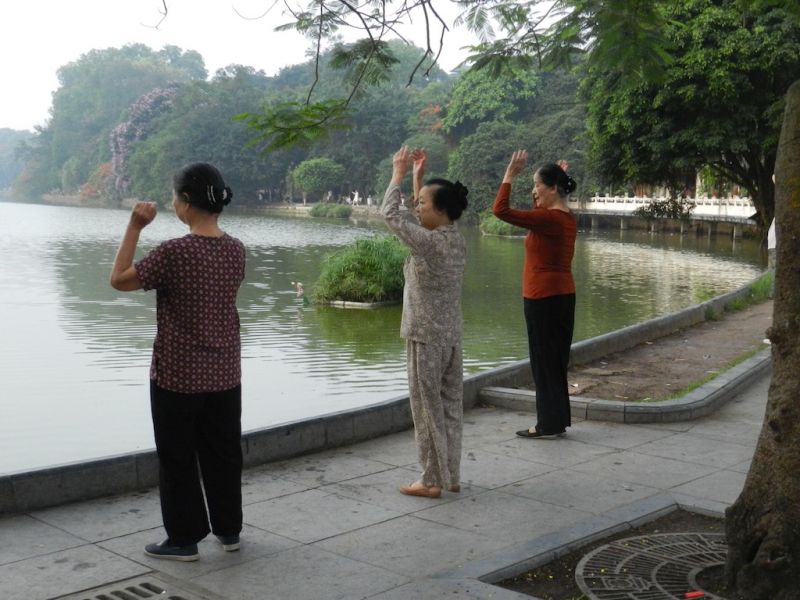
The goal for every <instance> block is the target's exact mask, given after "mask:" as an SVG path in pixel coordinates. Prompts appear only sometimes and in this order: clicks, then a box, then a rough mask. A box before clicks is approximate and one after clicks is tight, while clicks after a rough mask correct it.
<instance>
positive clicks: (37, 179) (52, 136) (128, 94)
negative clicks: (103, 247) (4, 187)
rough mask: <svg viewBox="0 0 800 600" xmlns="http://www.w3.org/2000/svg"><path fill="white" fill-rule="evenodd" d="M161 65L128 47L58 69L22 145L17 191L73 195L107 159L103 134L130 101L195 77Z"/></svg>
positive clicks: (160, 59)
mask: <svg viewBox="0 0 800 600" xmlns="http://www.w3.org/2000/svg"><path fill="white" fill-rule="evenodd" d="M173 55H174V53H173ZM165 61H167V56H166V55H160V54H159V53H156V52H154V51H153V50H151V49H150V48H148V47H147V46H144V45H142V44H132V45H129V46H125V47H123V48H109V49H105V50H92V51H90V52H88V53H87V54H84V55H83V56H81V57H80V58H79V59H78V60H76V61H74V62H72V63H69V64H67V65H65V66H63V67H61V68H60V69H59V70H58V79H59V82H60V87H59V89H58V90H56V92H55V93H54V94H53V106H52V110H51V112H52V117H51V119H50V121H49V122H48V124H47V125H46V126H45V127H43V128H41V129H39V130H38V131H37V135H36V136H35V138H34V139H33V140H31V142H30V143H29V145H28V149H27V151H26V155H25V158H26V160H27V173H26V177H25V178H24V181H23V182H21V184H20V191H22V192H25V193H29V194H32V195H33V194H40V193H43V192H47V191H50V190H53V189H60V190H61V191H63V192H74V191H76V189H77V188H78V187H79V186H80V185H81V184H82V183H83V182H85V181H87V179H88V178H89V176H90V175H91V173H92V172H94V170H95V169H96V168H97V167H98V166H99V165H100V164H102V163H105V162H107V161H108V160H109V159H110V147H109V143H108V136H109V133H110V132H111V130H112V129H113V127H114V126H115V125H116V124H117V122H118V120H119V119H120V116H121V115H122V114H123V113H124V112H125V110H126V109H127V108H128V107H129V106H130V105H131V103H132V102H134V101H135V100H136V99H137V98H139V97H140V96H142V95H143V94H144V93H146V92H148V91H150V90H151V89H153V88H156V87H163V86H165V85H166V84H168V83H170V82H173V81H178V82H188V81H189V80H190V79H191V77H192V76H193V75H194V74H195V73H196V72H197V70H196V68H194V67H193V69H192V70H191V71H186V70H185V66H186V65H185V63H182V62H181V61H177V63H175V62H173V63H172V64H170V63H169V62H165ZM193 64H194V63H193ZM195 67H196V65H195Z"/></svg>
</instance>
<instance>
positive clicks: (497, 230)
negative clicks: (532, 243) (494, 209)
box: [481, 211, 528, 235]
mask: <svg viewBox="0 0 800 600" xmlns="http://www.w3.org/2000/svg"><path fill="white" fill-rule="evenodd" d="M527 232H528V231H527V229H525V228H524V227H517V226H516V225H511V224H510V223H506V222H505V221H501V220H500V219H498V218H497V217H495V216H494V215H493V214H492V213H491V211H487V212H483V213H481V233H485V234H487V235H525V234H526V233H527Z"/></svg>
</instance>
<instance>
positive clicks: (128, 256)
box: [111, 202, 156, 292]
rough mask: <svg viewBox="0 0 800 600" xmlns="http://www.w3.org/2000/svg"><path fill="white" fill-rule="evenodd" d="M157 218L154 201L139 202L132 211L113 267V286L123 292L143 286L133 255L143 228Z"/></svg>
mask: <svg viewBox="0 0 800 600" xmlns="http://www.w3.org/2000/svg"><path fill="white" fill-rule="evenodd" d="M155 218H156V205H155V203H154V202H137V203H136V204H135V205H134V207H133V210H132V211H131V218H130V221H128V227H127V228H126V229H125V234H124V235H123V236H122V241H121V242H120V245H119V249H118V250H117V256H116V257H115V258H114V266H113V267H111V287H113V288H114V289H115V290H120V291H121V292H132V291H133V290H138V289H141V288H142V284H141V282H140V281H139V276H138V275H137V274H136V267H134V266H133V257H134V255H135V254H136V245H137V244H138V243H139V235H140V234H141V233H142V229H144V228H145V227H147V226H148V225H149V224H150V223H152V222H153V219H155Z"/></svg>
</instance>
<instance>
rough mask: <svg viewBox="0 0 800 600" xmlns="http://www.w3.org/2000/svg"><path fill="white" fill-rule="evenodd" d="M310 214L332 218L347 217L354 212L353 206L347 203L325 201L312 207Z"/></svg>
mask: <svg viewBox="0 0 800 600" xmlns="http://www.w3.org/2000/svg"><path fill="white" fill-rule="evenodd" d="M309 214H310V215H311V216H312V217H327V218H332V219H347V218H349V217H350V215H351V214H353V208H352V207H351V206H348V205H347V204H330V203H326V202H323V203H321V204H315V205H314V206H312V207H311V210H310V211H309Z"/></svg>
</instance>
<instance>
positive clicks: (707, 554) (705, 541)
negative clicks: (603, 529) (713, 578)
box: [575, 533, 728, 600]
mask: <svg viewBox="0 0 800 600" xmlns="http://www.w3.org/2000/svg"><path fill="white" fill-rule="evenodd" d="M727 553H728V546H727V544H726V542H725V536H724V535H723V534H721V533H659V534H653V535H643V536H638V537H630V538H625V539H620V540H615V541H613V542H611V543H609V544H606V545H604V546H600V547H599V548H595V549H594V550H592V551H591V552H590V553H589V554H587V555H586V556H584V557H583V558H582V559H581V561H580V562H579V563H578V566H577V567H576V568H575V580H576V582H577V583H578V586H579V587H580V588H581V590H582V591H583V593H584V594H586V596H587V597H588V598H590V599H591V600H673V599H682V598H684V594H685V593H686V592H688V591H691V590H699V589H700V588H699V587H698V585H697V580H696V577H697V574H698V573H699V572H700V571H702V570H703V569H707V568H709V567H714V566H717V565H721V564H724V563H725V557H726V555H727ZM705 600H724V599H723V598H721V597H720V596H715V595H713V594H706V595H705Z"/></svg>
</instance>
